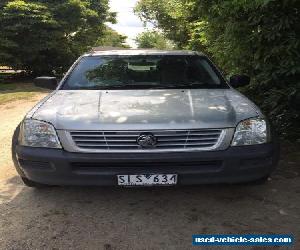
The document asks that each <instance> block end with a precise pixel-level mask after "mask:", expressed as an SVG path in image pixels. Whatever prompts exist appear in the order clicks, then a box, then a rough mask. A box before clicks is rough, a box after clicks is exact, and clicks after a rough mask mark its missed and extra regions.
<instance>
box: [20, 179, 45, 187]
mask: <svg viewBox="0 0 300 250" xmlns="http://www.w3.org/2000/svg"><path fill="white" fill-rule="evenodd" d="M21 178H22V181H23V182H24V184H25V185H26V186H27V187H32V188H46V187H51V186H50V185H47V184H41V183H38V182H35V181H31V180H29V179H27V178H26V177H21Z"/></svg>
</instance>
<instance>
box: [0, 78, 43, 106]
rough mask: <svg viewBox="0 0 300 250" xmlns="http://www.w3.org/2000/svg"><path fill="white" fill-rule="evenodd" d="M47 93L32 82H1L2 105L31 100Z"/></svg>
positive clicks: (0, 99) (0, 101) (0, 95)
mask: <svg viewBox="0 0 300 250" xmlns="http://www.w3.org/2000/svg"><path fill="white" fill-rule="evenodd" d="M47 92H48V91H47V90H45V89H42V88H37V87H35V86H34V85H33V83H31V82H12V83H6V82H0V105H3V104H6V103H9V102H12V101H17V100H30V99H32V98H33V97H34V96H36V95H38V94H40V93H47Z"/></svg>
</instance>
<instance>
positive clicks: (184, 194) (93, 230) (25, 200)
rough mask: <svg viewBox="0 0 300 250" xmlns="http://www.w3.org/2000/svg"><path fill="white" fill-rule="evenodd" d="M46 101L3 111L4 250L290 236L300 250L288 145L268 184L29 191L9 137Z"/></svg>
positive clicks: (184, 245) (298, 181)
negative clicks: (194, 236) (227, 236)
mask: <svg viewBox="0 0 300 250" xmlns="http://www.w3.org/2000/svg"><path fill="white" fill-rule="evenodd" d="M43 95H44V94H40V95H37V96H35V97H34V99H33V100H23V101H18V102H12V103H8V104H6V105H1V106H0V119H1V122H0V156H1V157H0V249H63V250H65V249H104V250H110V249H180V250H182V249H197V248H198V247H192V245H191V242H192V239H191V237H192V234H202V233H204V234H206V233H207V234H212V233H276V234H277V233H292V234H294V236H295V238H296V240H297V245H295V246H294V249H300V241H299V237H300V177H299V172H300V171H299V169H300V156H299V151H298V150H299V149H297V148H294V147H293V146H292V145H288V144H286V145H285V146H284V149H283V151H284V152H283V158H282V160H281V162H280V166H279V169H278V170H277V171H276V172H275V173H274V175H273V176H272V178H271V179H270V180H269V181H268V182H267V183H266V184H264V185H257V186H253V185H205V186H194V187H176V188H142V189H137V188H131V189H121V188H100V187H89V188H87V187H54V188H48V189H41V190H35V189H31V188H27V187H25V186H24V185H23V184H22V182H21V181H20V179H19V177H18V176H17V174H16V171H15V170H14V168H13V164H12V161H11V156H10V146H11V136H12V133H13V130H14V128H15V127H16V126H17V124H18V123H19V122H20V120H21V119H22V117H23V115H24V114H25V113H26V111H27V110H28V109H30V107H32V106H33V105H34V103H35V102H36V101H37V100H38V99H39V98H41V97H42V96H43ZM199 249H200V247H199ZM205 249H207V248H205ZM222 249H226V248H222ZM228 249H233V248H228ZM249 249H263V248H255V247H253V248H249ZM265 249H270V248H265Z"/></svg>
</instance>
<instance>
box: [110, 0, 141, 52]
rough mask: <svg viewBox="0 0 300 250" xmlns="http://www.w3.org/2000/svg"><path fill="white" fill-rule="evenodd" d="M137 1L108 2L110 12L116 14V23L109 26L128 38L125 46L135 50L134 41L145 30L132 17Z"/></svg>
mask: <svg viewBox="0 0 300 250" xmlns="http://www.w3.org/2000/svg"><path fill="white" fill-rule="evenodd" d="M137 1H138V0H110V9H111V11H114V12H117V23H116V24H109V26H110V27H111V28H113V29H114V30H116V31H117V32H118V33H120V34H122V35H125V36H127V37H128V39H127V44H129V45H130V46H131V47H133V48H135V47H136V44H135V42H134V39H135V37H136V35H137V34H139V33H141V32H143V31H144V30H145V28H144V25H143V22H142V21H141V20H140V19H139V18H138V17H137V16H136V15H134V12H133V8H134V6H135V4H136V2H137Z"/></svg>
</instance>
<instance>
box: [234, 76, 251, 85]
mask: <svg viewBox="0 0 300 250" xmlns="http://www.w3.org/2000/svg"><path fill="white" fill-rule="evenodd" d="M229 83H230V85H231V86H232V87H234V88H238V87H243V86H246V85H248V84H249V83H250V77H249V76H247V75H233V76H231V77H230V80H229Z"/></svg>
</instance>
